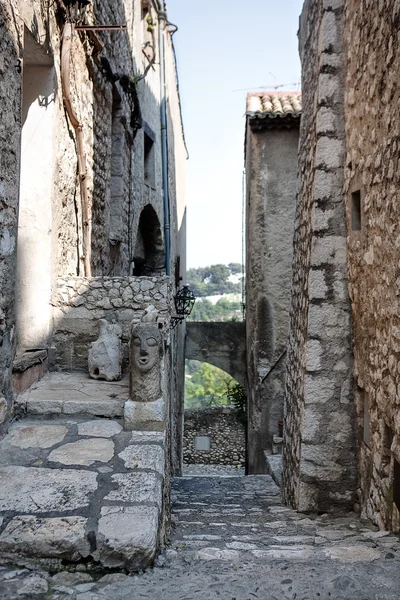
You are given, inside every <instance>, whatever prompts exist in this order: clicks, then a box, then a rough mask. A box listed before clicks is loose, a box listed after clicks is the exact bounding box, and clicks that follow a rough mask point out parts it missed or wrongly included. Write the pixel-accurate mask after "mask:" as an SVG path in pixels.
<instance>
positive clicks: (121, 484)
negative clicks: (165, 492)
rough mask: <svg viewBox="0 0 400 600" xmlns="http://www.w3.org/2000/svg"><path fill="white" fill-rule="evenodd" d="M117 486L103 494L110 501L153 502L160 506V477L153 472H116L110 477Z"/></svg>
mask: <svg viewBox="0 0 400 600" xmlns="http://www.w3.org/2000/svg"><path fill="white" fill-rule="evenodd" d="M111 479H112V481H113V482H114V483H117V484H118V488H117V489H115V490H112V491H111V492H109V494H107V496H105V498H104V500H105V501H112V502H153V503H155V504H157V506H158V507H159V508H161V504H162V486H161V479H160V478H159V477H157V476H156V474H155V473H117V474H116V475H113V476H112V477H111Z"/></svg>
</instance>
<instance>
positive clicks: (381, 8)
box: [283, 0, 400, 530]
mask: <svg viewBox="0 0 400 600" xmlns="http://www.w3.org/2000/svg"><path fill="white" fill-rule="evenodd" d="M399 19H400V5H399V2H397V1H395V0H389V1H388V2H377V1H371V0H361V1H359V2H355V0H306V2H305V4H304V8H303V12H302V15H301V20H300V36H299V37H300V54H301V60H302V70H303V82H302V91H303V115H302V122H301V128H300V152H299V197H298V202H297V211H296V226H295V237H294V263H293V293H292V308H291V321H290V338H289V348H288V360H287V382H286V416H285V424H286V443H285V449H284V475H283V482H284V495H285V498H286V500H287V501H288V502H290V503H291V504H292V505H293V506H295V507H296V508H299V509H301V510H323V511H325V510H329V509H332V508H351V507H354V506H355V507H356V508H361V513H362V515H364V516H367V517H369V518H371V519H372V520H373V521H374V522H375V523H376V524H378V525H379V527H380V528H382V529H384V528H386V529H390V528H392V529H394V530H399V509H400V492H399V490H400V442H399V440H400V420H399V398H400V375H399V362H398V360H399V348H400V346H399V340H400V333H399V332H400V329H399V310H400V307H399V291H398V287H399V285H398V284H399V268H398V246H399V236H398V222H399V205H400V203H399V182H398V179H399V169H398V160H399V122H400V120H399V114H398V113H399V102H398V99H399V83H398V82H399V65H400V48H399V43H398V25H399Z"/></svg>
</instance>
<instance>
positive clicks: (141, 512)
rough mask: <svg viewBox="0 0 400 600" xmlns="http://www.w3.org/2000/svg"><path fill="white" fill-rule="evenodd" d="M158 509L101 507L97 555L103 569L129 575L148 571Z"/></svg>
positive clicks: (155, 538)
mask: <svg viewBox="0 0 400 600" xmlns="http://www.w3.org/2000/svg"><path fill="white" fill-rule="evenodd" d="M157 538H158V508H157V507H151V506H104V507H103V508H102V509H101V516H100V519H99V526H98V535H97V550H96V555H97V556H98V559H99V560H100V562H101V563H102V565H103V566H105V567H113V568H116V567H123V568H125V569H127V570H128V571H134V570H139V569H145V568H147V567H149V566H150V565H151V564H152V562H153V560H154V557H155V554H156V551H157Z"/></svg>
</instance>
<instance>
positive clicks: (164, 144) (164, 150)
mask: <svg viewBox="0 0 400 600" xmlns="http://www.w3.org/2000/svg"><path fill="white" fill-rule="evenodd" d="M158 20H159V23H160V88H161V104H160V112H161V161H162V181H163V199H164V237H165V271H166V274H167V275H168V276H169V275H171V225H170V202H169V185H168V140H167V86H166V81H165V26H166V24H167V15H166V13H165V11H164V10H160V11H159V13H158Z"/></svg>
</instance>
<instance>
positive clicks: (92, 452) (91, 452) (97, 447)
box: [48, 438, 114, 467]
mask: <svg viewBox="0 0 400 600" xmlns="http://www.w3.org/2000/svg"><path fill="white" fill-rule="evenodd" d="M113 456H114V443H113V442H112V441H111V440H105V439H103V438H95V439H88V440H79V441H77V442H72V443H70V444H64V445H63V446H59V447H58V448H56V449H55V450H53V451H52V452H51V453H50V454H49V456H48V460H49V461H54V462H58V463H61V464H63V465H84V466H86V467H89V466H90V465H92V464H93V463H95V462H108V461H110V460H111V459H112V457H113Z"/></svg>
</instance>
